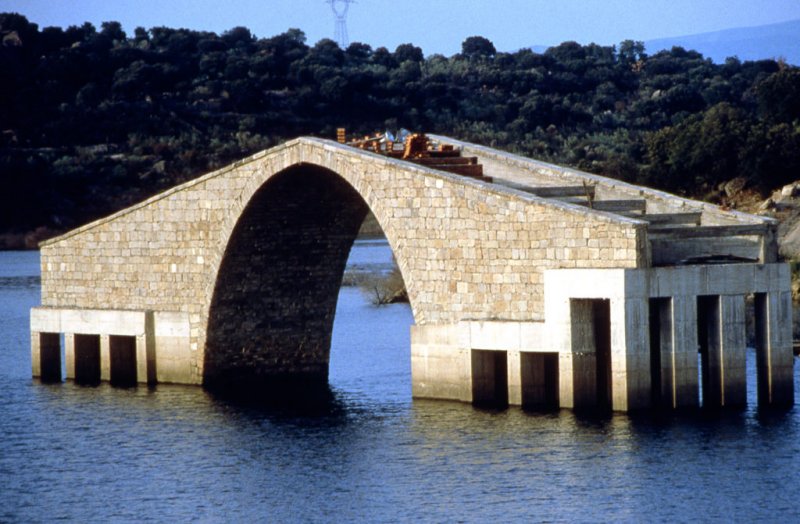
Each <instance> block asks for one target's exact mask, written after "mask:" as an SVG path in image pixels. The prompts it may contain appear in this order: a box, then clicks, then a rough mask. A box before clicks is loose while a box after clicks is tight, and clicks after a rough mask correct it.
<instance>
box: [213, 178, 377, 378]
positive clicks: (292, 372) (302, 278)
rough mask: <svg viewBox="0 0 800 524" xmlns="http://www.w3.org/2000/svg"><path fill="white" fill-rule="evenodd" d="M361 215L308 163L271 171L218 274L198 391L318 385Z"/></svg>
mask: <svg viewBox="0 0 800 524" xmlns="http://www.w3.org/2000/svg"><path fill="white" fill-rule="evenodd" d="M367 212H368V206H367V204H366V202H365V201H364V199H363V198H362V197H361V195H359V194H358V192H357V191H356V190H355V189H354V188H353V187H352V186H351V185H350V184H349V183H348V182H347V181H345V180H344V179H343V178H342V177H340V176H339V175H337V174H336V173H334V172H332V171H330V170H327V169H324V168H321V167H318V166H314V165H310V164H300V165H297V166H293V167H291V168H289V169H286V170H284V171H282V172H280V173H277V174H276V175H274V176H272V177H271V178H270V179H269V180H268V181H267V182H265V183H264V184H263V185H262V186H261V188H259V189H258V190H257V191H256V193H255V194H254V195H253V197H252V198H251V200H250V201H249V203H248V204H247V206H246V207H245V209H244V211H243V213H242V215H241V216H240V218H239V220H238V222H237V224H236V226H235V228H234V230H233V232H232V234H231V237H230V240H229V242H228V245H227V247H226V250H225V253H224V256H223V259H222V262H221V264H220V268H219V272H218V275H217V279H216V283H215V288H214V292H213V296H212V300H211V304H210V307H209V316H208V328H207V336H206V348H205V355H204V359H205V360H204V385H206V386H207V387H209V388H212V389H215V390H224V391H234V390H246V391H253V390H265V389H266V390H271V389H273V388H276V387H278V388H281V389H285V388H287V387H289V386H299V387H301V388H304V389H310V388H315V389H319V388H320V387H321V388H323V389H325V388H327V383H328V363H329V358H330V346H331V337H332V332H333V320H334V317H335V314H336V304H337V298H338V294H339V289H340V287H341V283H342V277H343V274H344V270H345V264H346V262H347V258H348V255H349V253H350V248H351V246H352V245H353V242H354V240H355V238H356V236H357V234H358V231H359V228H360V227H361V224H362V223H363V221H364V218H365V216H366V215H367Z"/></svg>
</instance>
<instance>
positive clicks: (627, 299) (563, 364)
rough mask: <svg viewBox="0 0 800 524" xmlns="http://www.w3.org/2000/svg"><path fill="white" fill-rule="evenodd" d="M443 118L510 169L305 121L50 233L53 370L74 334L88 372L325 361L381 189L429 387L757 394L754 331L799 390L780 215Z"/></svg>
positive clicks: (770, 395)
mask: <svg viewBox="0 0 800 524" xmlns="http://www.w3.org/2000/svg"><path fill="white" fill-rule="evenodd" d="M433 138H435V139H436V140H438V141H440V142H442V143H448V144H451V145H452V146H454V148H456V149H457V150H460V152H461V155H462V156H467V157H475V160H474V161H473V160H470V163H474V162H477V163H479V164H480V165H481V166H482V169H483V173H484V174H485V175H486V177H480V178H469V177H465V176H460V175H458V174H453V173H447V172H443V171H441V170H438V169H435V166H433V167H432V166H426V165H422V164H420V163H416V164H412V163H410V162H407V161H403V160H396V159H392V158H388V157H385V156H381V155H378V154H374V153H370V152H366V151H362V150H358V149H355V148H352V147H349V146H346V145H342V144H338V143H335V142H331V141H328V140H322V139H316V138H298V139H295V140H292V141H290V142H287V143H285V144H283V145H280V146H277V147H275V148H272V149H270V150H267V151H263V152H261V153H258V154H256V155H254V156H252V157H249V158H246V159H244V160H242V161H239V162H236V163H235V164H233V165H230V166H228V167H226V168H223V169H220V170H218V171H215V172H213V173H210V174H208V175H205V176H203V177H201V178H198V179H196V180H193V181H191V182H188V183H185V184H182V185H180V186H177V187H175V188H173V189H170V190H168V191H166V192H164V193H161V194H159V195H156V196H154V197H152V198H150V199H148V200H146V201H144V202H142V203H140V204H137V205H135V206H132V207H130V208H128V209H125V210H123V211H120V212H118V213H116V214H114V215H112V216H109V217H107V218H104V219H102V220H98V221H96V222H94V223H91V224H88V225H86V226H83V227H81V228H78V229H76V230H74V231H71V232H68V233H66V234H65V235H62V236H60V237H58V238H54V239H52V240H49V241H47V242H44V243H43V244H42V246H41V257H42V305H41V306H40V307H36V308H34V309H33V310H32V311H31V356H32V370H33V375H34V376H35V377H41V378H42V379H43V380H61V359H62V355H63V358H64V359H65V360H66V374H67V376H66V378H67V379H74V380H76V381H81V382H96V381H99V380H110V381H112V383H119V384H126V383H128V384H130V383H157V382H173V383H184V384H198V385H201V384H202V385H205V386H207V387H211V388H214V387H218V388H226V387H230V386H232V385H237V386H242V385H264V384H285V383H289V382H296V381H300V382H302V383H321V382H324V381H326V380H327V373H328V359H329V349H330V341H331V331H332V326H333V317H334V314H335V309H336V300H337V295H338V290H339V287H340V284H341V279H342V275H343V272H344V266H345V262H346V260H347V256H348V253H349V250H350V247H351V245H352V243H353V241H354V239H355V237H356V234H357V232H358V230H359V227H360V225H361V223H362V221H363V219H364V217H365V215H366V214H367V212H368V210H371V211H372V212H373V213H374V215H375V217H376V218H377V220H378V222H379V223H380V225H381V227H382V228H383V231H384V232H385V234H386V237H387V239H388V241H389V244H390V246H391V248H392V250H393V252H394V255H395V257H396V259H397V262H398V265H399V268H400V271H401V273H402V275H403V279H404V281H405V284H406V287H407V290H408V296H409V300H410V303H411V309H412V312H413V316H414V322H415V323H414V325H413V326H412V333H411V334H412V342H411V364H412V381H413V384H412V392H413V395H414V396H415V397H428V398H440V399H452V400H460V401H465V402H474V403H476V404H483V403H485V404H494V405H505V404H513V405H523V406H527V407H549V408H553V407H568V408H578V409H584V408H585V409H613V410H617V411H628V410H636V409H644V408H649V407H665V408H680V407H690V406H697V405H698V403H699V395H698V391H699V390H700V389H701V386H702V391H703V399H702V402H703V405H705V406H740V405H743V404H744V403H745V401H746V394H745V386H746V374H745V348H746V343H747V337H748V335H749V336H750V337H751V338H752V339H753V340H754V344H755V347H756V351H757V363H758V369H757V375H758V392H759V396H758V400H759V403H762V404H765V405H786V404H791V403H792V402H793V399H794V391H793V378H792V377H793V368H792V366H793V358H792V347H791V317H792V304H791V293H790V283H789V271H788V267H787V265H786V264H782V263H778V262H777V246H776V243H775V240H774V232H775V227H776V224H775V222H774V221H772V220H770V219H767V218H763V217H758V216H753V215H746V214H742V213H737V212H734V211H730V210H724V209H721V208H718V207H716V206H712V205H710V204H706V203H701V202H696V201H691V200H687V199H683V198H679V197H677V196H674V195H669V194H666V193H662V192H659V191H654V190H650V189H647V188H643V187H639V186H634V185H630V184H626V183H623V182H619V181H616V180H612V179H608V178H604V177H600V176H596V175H590V174H587V173H582V172H579V171H576V170H572V169H566V168H562V167H558V166H554V165H550V164H545V163H542V162H538V161H535V160H531V159H527V158H523V157H519V156H515V155H511V154H508V153H504V152H500V151H497V150H493V149H490V148H486V147H482V146H477V145H473V144H468V143H464V142H459V141H457V140H453V139H450V138H447V137H433ZM748 308H749V310H751V311H752V315H751V317H752V318H753V319H754V322H753V324H752V325H753V326H754V327H753V328H752V329H750V332H749V333H748V327H747V326H748V324H747V322H746V318H747V315H746V311H747V310H748ZM62 340H63V342H62ZM62 346H63V347H62ZM698 354H699V355H700V358H699V359H698ZM698 360H699V361H700V367H701V370H702V372H701V373H700V374H699V373H698ZM698 375H700V376H701V377H702V378H701V379H698Z"/></svg>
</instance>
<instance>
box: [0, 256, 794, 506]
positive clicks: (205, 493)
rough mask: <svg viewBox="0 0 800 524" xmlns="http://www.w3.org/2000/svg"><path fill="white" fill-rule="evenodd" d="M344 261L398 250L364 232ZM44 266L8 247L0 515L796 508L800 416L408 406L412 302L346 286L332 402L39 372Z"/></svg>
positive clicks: (0, 277) (2, 310)
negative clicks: (34, 346) (266, 402)
mask: <svg viewBox="0 0 800 524" xmlns="http://www.w3.org/2000/svg"><path fill="white" fill-rule="evenodd" d="M352 260H357V261H358V264H360V265H364V264H367V265H369V264H370V263H375V264H385V263H386V262H387V260H389V261H390V260H391V254H390V253H389V250H388V248H387V247H386V246H385V245H381V244H374V243H365V244H358V245H357V246H356V248H355V249H354V252H353V259H352ZM38 272H39V270H38V254H37V253H30V252H25V253H13V252H12V253H0V334H2V337H0V522H17V521H19V522H44V521H52V520H68V521H76V520H81V521H95V522H102V521H156V522H173V521H179V522H185V521H201V522H238V521H262V522H331V521H335V522H347V521H378V522H398V521H400V522H407V521H426V522H427V521H433V522H456V521H461V522H486V521H491V520H496V521H503V522H507V521H570V522H574V521H583V522H598V521H623V522H632V521H647V522H652V521H683V522H686V521H696V520H699V521H730V520H733V521H747V520H757V521H779V520H787V521H788V520H795V521H796V520H797V519H798V517H800V497H799V496H798V494H797V489H798V486H800V409H798V408H794V409H792V410H790V411H788V412H781V413H771V414H770V413H759V412H758V410H757V409H756V408H755V407H754V406H752V404H753V403H752V402H751V407H750V408H748V409H747V410H745V411H742V412H738V413H728V414H704V413H695V414H688V415H686V414H685V415H675V416H662V417H655V416H652V417H650V416H648V417H644V418H631V417H628V416H624V415H615V416H612V417H608V418H604V419H587V418H582V417H578V416H576V415H574V414H573V413H571V412H569V411H562V412H559V413H555V414H532V413H525V412H523V411H521V410H519V409H515V408H512V409H509V410H507V411H501V412H491V411H482V410H478V409H474V408H473V407H471V406H469V405H463V404H458V403H450V402H433V401H412V400H411V398H410V397H411V393H410V392H411V387H410V365H409V330H408V326H409V325H410V323H411V322H412V318H411V313H410V311H409V309H408V307H407V306H404V305H392V306H384V307H380V308H376V307H373V306H371V305H370V304H369V303H368V301H367V300H365V299H364V297H363V296H362V295H361V294H360V292H359V291H358V290H357V289H353V288H344V289H343V290H342V292H341V295H340V299H339V309H338V313H337V317H336V327H335V333H334V342H333V349H332V353H331V360H332V362H331V389H332V395H331V399H330V401H329V402H327V403H325V404H323V405H322V406H312V407H299V408H298V407H294V408H286V407H283V408H282V407H274V406H273V407H256V406H252V405H243V404H237V403H232V402H229V401H224V400H221V399H218V398H214V397H213V396H211V395H209V394H208V393H206V392H204V391H203V390H202V389H200V388H194V387H181V386H166V385H159V386H158V387H157V388H154V389H148V388H145V387H139V388H133V389H118V388H112V387H110V386H108V385H106V384H104V385H101V386H99V387H80V386H76V385H74V384H72V383H64V384H56V385H42V384H40V383H38V382H37V381H33V380H31V378H30V356H29V351H30V350H29V332H28V310H29V308H30V307H32V306H35V305H37V304H38V303H39V279H38ZM749 359H750V361H749V364H750V370H753V368H754V365H753V358H752V355H750V356H749ZM797 367H798V366H795V368H796V370H797ZM795 377H796V378H795V382H796V383H797V382H798V381H797V371H796V373H795ZM750 382H751V383H754V379H753V377H752V375H751V377H750ZM752 389H753V388H751V391H750V392H749V398H750V399H751V401H752V400H754V399H755V393H754V391H752Z"/></svg>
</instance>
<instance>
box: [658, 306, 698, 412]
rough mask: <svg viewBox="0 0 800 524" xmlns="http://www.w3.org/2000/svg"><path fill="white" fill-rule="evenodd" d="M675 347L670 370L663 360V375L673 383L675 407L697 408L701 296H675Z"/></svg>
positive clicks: (673, 313)
mask: <svg viewBox="0 0 800 524" xmlns="http://www.w3.org/2000/svg"><path fill="white" fill-rule="evenodd" d="M672 315H673V349H672V353H671V355H669V359H668V363H669V370H667V367H666V364H667V362H665V360H666V359H665V360H662V366H663V368H662V369H663V371H662V377H668V380H669V381H670V382H671V387H670V395H671V397H672V407H674V408H688V407H697V406H698V404H699V400H700V396H699V385H698V382H697V298H696V297H694V296H676V297H672Z"/></svg>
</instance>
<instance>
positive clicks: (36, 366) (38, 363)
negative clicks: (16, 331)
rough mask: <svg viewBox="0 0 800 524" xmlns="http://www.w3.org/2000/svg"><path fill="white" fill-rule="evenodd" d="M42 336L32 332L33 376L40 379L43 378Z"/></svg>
mask: <svg viewBox="0 0 800 524" xmlns="http://www.w3.org/2000/svg"><path fill="white" fill-rule="evenodd" d="M39 335H40V334H39V333H38V332H36V331H31V376H33V377H34V378H38V377H41V376H42V345H41V339H40V336H39Z"/></svg>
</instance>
